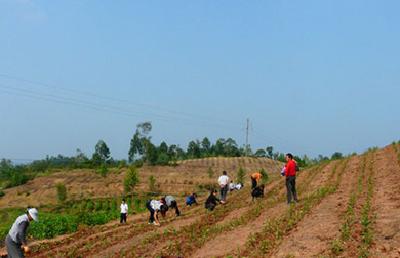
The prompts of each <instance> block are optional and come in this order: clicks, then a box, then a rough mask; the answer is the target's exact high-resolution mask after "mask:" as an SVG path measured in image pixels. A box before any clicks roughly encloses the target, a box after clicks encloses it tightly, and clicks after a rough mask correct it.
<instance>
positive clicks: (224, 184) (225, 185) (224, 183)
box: [218, 171, 229, 204]
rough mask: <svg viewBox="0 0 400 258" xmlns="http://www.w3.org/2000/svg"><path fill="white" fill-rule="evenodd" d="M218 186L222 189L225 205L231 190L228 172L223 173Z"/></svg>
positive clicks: (222, 200) (222, 198)
mask: <svg viewBox="0 0 400 258" xmlns="http://www.w3.org/2000/svg"><path fill="white" fill-rule="evenodd" d="M218 185H219V186H220V189H221V203H222V204H224V203H225V202H226V196H227V194H228V190H229V177H228V175H227V173H226V171H224V172H222V175H221V176H220V177H219V178H218Z"/></svg>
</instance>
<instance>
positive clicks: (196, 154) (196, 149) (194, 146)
mask: <svg viewBox="0 0 400 258" xmlns="http://www.w3.org/2000/svg"><path fill="white" fill-rule="evenodd" d="M187 155H188V156H189V157H190V158H200V157H201V150H200V142H199V141H190V142H189V145H188V148H187Z"/></svg>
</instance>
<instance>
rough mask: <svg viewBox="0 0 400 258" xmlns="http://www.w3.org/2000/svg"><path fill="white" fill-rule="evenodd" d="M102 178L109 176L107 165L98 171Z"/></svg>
mask: <svg viewBox="0 0 400 258" xmlns="http://www.w3.org/2000/svg"><path fill="white" fill-rule="evenodd" d="M97 173H99V174H100V175H101V176H102V177H106V176H107V174H108V168H107V166H106V165H105V164H103V165H101V167H100V168H99V169H98V170H97Z"/></svg>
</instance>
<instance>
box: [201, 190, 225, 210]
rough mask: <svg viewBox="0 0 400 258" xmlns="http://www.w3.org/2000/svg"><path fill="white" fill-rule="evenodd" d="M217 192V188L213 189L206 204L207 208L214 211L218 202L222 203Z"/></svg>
mask: <svg viewBox="0 0 400 258" xmlns="http://www.w3.org/2000/svg"><path fill="white" fill-rule="evenodd" d="M217 194H218V191H217V190H216V189H213V190H211V192H210V195H209V196H208V198H207V200H206V203H205V205H204V206H205V208H206V209H207V210H209V211H213V210H214V208H215V206H217V204H218V203H222V202H221V201H220V200H218V198H217Z"/></svg>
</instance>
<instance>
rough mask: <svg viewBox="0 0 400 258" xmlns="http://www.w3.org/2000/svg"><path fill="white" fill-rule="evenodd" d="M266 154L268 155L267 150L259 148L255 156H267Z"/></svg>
mask: <svg viewBox="0 0 400 258" xmlns="http://www.w3.org/2000/svg"><path fill="white" fill-rule="evenodd" d="M266 155H267V153H266V152H265V150H264V149H258V150H256V152H255V153H254V156H256V157H265V156H266Z"/></svg>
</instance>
